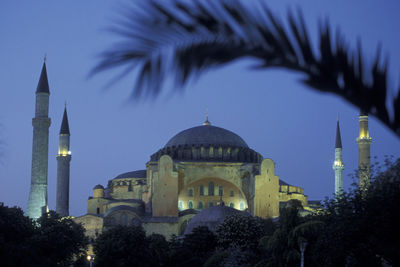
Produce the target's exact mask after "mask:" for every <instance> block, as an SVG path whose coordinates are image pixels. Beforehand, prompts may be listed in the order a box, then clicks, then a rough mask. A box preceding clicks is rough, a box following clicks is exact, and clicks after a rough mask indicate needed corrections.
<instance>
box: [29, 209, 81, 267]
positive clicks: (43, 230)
mask: <svg viewBox="0 0 400 267" xmlns="http://www.w3.org/2000/svg"><path fill="white" fill-rule="evenodd" d="M37 224H38V228H37V229H36V231H35V234H34V235H33V237H32V243H33V244H34V247H35V256H36V258H37V262H40V264H41V265H42V266H56V265H65V266H68V265H70V264H71V263H72V262H73V260H74V258H79V257H80V256H82V255H83V254H85V253H86V248H87V244H88V239H87V237H86V236H85V229H84V228H83V226H82V225H80V224H77V223H75V222H74V221H73V220H72V219H71V218H68V217H65V218H61V217H60V216H59V215H58V214H57V213H56V212H54V211H50V212H49V213H45V214H43V215H42V216H41V217H40V218H39V219H38V220H37Z"/></svg>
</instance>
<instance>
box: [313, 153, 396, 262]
mask: <svg viewBox="0 0 400 267" xmlns="http://www.w3.org/2000/svg"><path fill="white" fill-rule="evenodd" d="M399 205H400V160H398V161H397V162H396V163H395V164H394V165H393V166H391V167H390V168H389V169H388V170H387V171H385V172H383V173H381V174H380V175H379V176H377V177H376V178H375V181H374V182H373V183H372V184H371V186H370V188H369V190H368V193H367V194H366V195H363V194H361V192H359V191H358V190H354V191H352V192H350V193H348V194H344V195H343V196H342V197H341V198H340V199H337V200H330V201H328V202H327V203H326V204H325V212H324V214H322V215H320V216H319V220H321V221H323V222H324V224H325V227H324V231H322V233H321V235H320V237H319V238H318V240H317V243H316V245H315V251H318V252H319V253H318V254H315V253H312V252H311V254H313V255H314V256H318V255H319V257H315V261H316V262H319V263H321V265H324V266H338V265H345V264H346V263H349V262H351V263H352V264H354V265H355V266H381V264H382V262H386V263H388V264H390V265H392V266H398V265H400V260H399V257H398V251H400V245H399V243H398V240H399V238H400V232H399V231H398V221H399V219H400V216H399V213H398V212H397V210H398V206H399ZM315 251H314V252H315Z"/></svg>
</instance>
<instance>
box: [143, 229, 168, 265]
mask: <svg viewBox="0 0 400 267" xmlns="http://www.w3.org/2000/svg"><path fill="white" fill-rule="evenodd" d="M146 239H147V244H148V250H149V252H148V253H149V255H150V261H149V266H168V261H169V252H170V249H169V243H168V241H167V240H166V239H165V237H164V236H163V235H160V234H151V235H149V236H148V237H146Z"/></svg>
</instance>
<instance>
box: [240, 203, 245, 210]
mask: <svg viewBox="0 0 400 267" xmlns="http://www.w3.org/2000/svg"><path fill="white" fill-rule="evenodd" d="M240 210H244V202H243V201H242V202H240Z"/></svg>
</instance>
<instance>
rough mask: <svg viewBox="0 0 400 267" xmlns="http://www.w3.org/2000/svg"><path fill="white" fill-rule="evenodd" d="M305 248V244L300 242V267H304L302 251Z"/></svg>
mask: <svg viewBox="0 0 400 267" xmlns="http://www.w3.org/2000/svg"><path fill="white" fill-rule="evenodd" d="M306 247H307V242H306V241H302V242H301V243H300V252H301V262H300V267H304V251H305V250H306Z"/></svg>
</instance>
